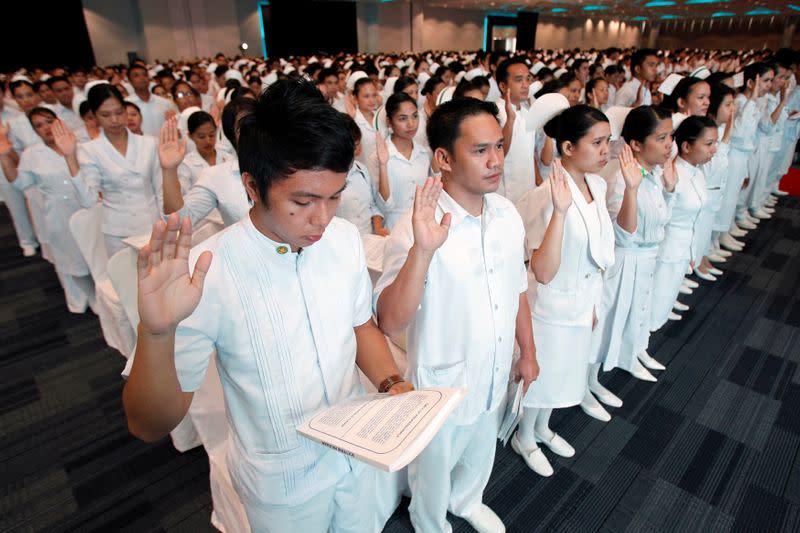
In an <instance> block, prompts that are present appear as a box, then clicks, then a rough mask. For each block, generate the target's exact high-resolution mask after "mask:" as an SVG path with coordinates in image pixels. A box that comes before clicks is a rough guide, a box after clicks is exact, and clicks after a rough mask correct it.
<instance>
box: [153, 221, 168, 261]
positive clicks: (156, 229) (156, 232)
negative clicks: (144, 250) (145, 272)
mask: <svg viewBox="0 0 800 533" xmlns="http://www.w3.org/2000/svg"><path fill="white" fill-rule="evenodd" d="M166 232H167V224H166V223H165V222H164V221H163V220H159V221H157V222H156V223H155V224H153V232H152V233H151V234H150V266H151V267H157V266H158V265H160V264H161V247H162V245H163V244H164V237H165V235H166Z"/></svg>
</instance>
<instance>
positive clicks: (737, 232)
mask: <svg viewBox="0 0 800 533" xmlns="http://www.w3.org/2000/svg"><path fill="white" fill-rule="evenodd" d="M734 226H736V227H734V228H733V229H732V230H730V231H729V232H728V233H730V234H731V237H744V236H745V235H747V231H745V230H743V229H742V228H740V227H739V226H737V225H736V224H734ZM757 227H758V226H755V227H753V228H750V229H755V228H757Z"/></svg>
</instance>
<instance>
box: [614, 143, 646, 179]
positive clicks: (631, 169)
mask: <svg viewBox="0 0 800 533" xmlns="http://www.w3.org/2000/svg"><path fill="white" fill-rule="evenodd" d="M619 167H620V170H622V179H623V180H624V181H625V187H627V188H629V189H633V188H636V187H638V186H639V184H640V183H642V167H641V165H639V162H638V161H637V160H636V158H635V157H633V150H631V147H630V145H628V144H625V146H623V148H622V152H621V153H620V154H619Z"/></svg>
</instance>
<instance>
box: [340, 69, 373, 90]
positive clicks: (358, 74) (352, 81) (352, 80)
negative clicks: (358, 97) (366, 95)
mask: <svg viewBox="0 0 800 533" xmlns="http://www.w3.org/2000/svg"><path fill="white" fill-rule="evenodd" d="M362 78H369V76H367V73H366V72H364V71H363V70H356V71H355V72H353V73H352V74H350V76H349V77H348V78H347V83H346V85H347V90H348V91H350V92H353V89H355V87H356V82H357V81H358V80H360V79H362Z"/></svg>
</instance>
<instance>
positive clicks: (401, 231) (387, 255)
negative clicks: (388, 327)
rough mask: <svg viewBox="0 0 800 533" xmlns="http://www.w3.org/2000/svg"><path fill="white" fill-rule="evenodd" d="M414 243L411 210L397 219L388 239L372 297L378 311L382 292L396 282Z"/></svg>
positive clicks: (374, 307) (374, 306)
mask: <svg viewBox="0 0 800 533" xmlns="http://www.w3.org/2000/svg"><path fill="white" fill-rule="evenodd" d="M413 245H414V233H413V230H412V228H411V211H409V212H407V213H405V214H404V215H403V216H402V217H401V218H400V220H398V221H397V223H396V224H395V225H394V228H392V232H391V234H389V236H388V237H387V240H386V247H385V248H384V251H383V272H382V273H381V277H380V278H379V279H378V283H377V284H376V285H375V291H374V293H373V297H372V305H373V309H375V310H376V311H377V307H378V298H379V297H380V295H381V292H383V290H384V289H385V288H386V287H388V286H389V285H391V284H392V283H394V280H395V279H396V278H397V274H399V273H400V269H401V268H403V265H404V264H405V262H406V258H407V257H408V251H409V250H410V249H411V246H413Z"/></svg>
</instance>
